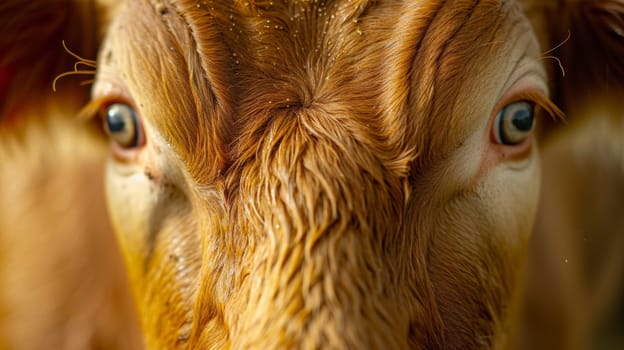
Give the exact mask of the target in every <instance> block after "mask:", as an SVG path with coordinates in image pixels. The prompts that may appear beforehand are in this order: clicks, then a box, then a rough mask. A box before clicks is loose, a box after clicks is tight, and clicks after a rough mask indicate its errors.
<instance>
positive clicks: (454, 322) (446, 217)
mask: <svg viewBox="0 0 624 350" xmlns="http://www.w3.org/2000/svg"><path fill="white" fill-rule="evenodd" d="M516 165H517V164H505V163H502V164H499V165H498V166H497V167H495V168H493V169H491V171H489V172H488V173H487V174H485V175H484V176H483V177H482V178H481V180H480V181H479V183H478V184H477V185H476V187H475V188H474V189H472V190H468V191H465V192H461V193H458V194H457V195H456V196H454V197H453V198H451V199H450V200H449V202H448V203H447V206H446V208H445V210H443V211H442V212H441V214H440V215H441V217H439V218H438V220H436V221H437V225H436V226H437V227H436V228H434V229H433V230H432V232H433V235H432V243H431V244H432V246H431V247H430V252H431V256H430V260H429V263H430V273H431V279H432V282H433V285H434V289H435V292H436V299H437V300H436V302H437V304H438V308H439V311H440V313H441V316H442V319H443V321H444V323H445V324H446V325H447V329H451V330H453V331H452V332H450V333H448V334H446V338H447V339H448V343H447V345H449V346H451V347H453V346H459V347H461V346H467V344H471V345H473V346H475V347H478V346H479V343H474V344H473V342H476V339H480V338H481V339H484V338H487V339H491V342H492V344H494V345H495V347H503V348H504V347H506V346H507V345H508V344H507V341H508V339H510V338H511V337H512V336H513V335H512V334H509V333H508V332H509V331H510V330H511V329H513V328H514V327H513V325H512V324H511V323H513V320H514V319H515V317H516V315H515V313H516V308H517V306H518V305H517V301H518V298H519V296H520V294H521V291H522V285H521V283H520V281H521V279H522V277H523V273H524V265H525V256H526V250H527V244H528V239H529V237H530V232H531V230H532V226H533V222H534V217H535V211H536V206H537V202H538V193H539V164H538V158H537V154H533V155H532V157H531V159H530V160H527V162H526V163H525V164H523V165H522V167H521V168H518V167H517V166H516ZM475 315H481V317H479V318H478V319H476V318H475ZM493 337H496V338H493Z"/></svg>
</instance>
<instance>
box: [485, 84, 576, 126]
mask: <svg viewBox="0 0 624 350" xmlns="http://www.w3.org/2000/svg"><path fill="white" fill-rule="evenodd" d="M520 101H528V102H532V103H535V107H536V113H537V112H538V111H537V109H539V110H543V111H545V112H546V113H547V114H548V115H549V116H550V117H551V118H553V119H554V120H556V121H561V120H564V119H565V115H564V113H563V112H562V111H561V110H560V109H559V107H557V105H555V104H554V103H553V102H552V101H551V100H550V99H549V98H548V96H547V94H546V93H545V92H544V91H543V90H542V89H540V88H537V87H530V88H518V89H513V88H512V90H510V92H509V93H507V94H506V96H505V97H503V98H502V99H501V100H500V101H499V102H498V103H497V104H496V107H495V108H494V111H493V117H496V116H497V115H498V113H499V112H500V111H501V110H502V109H503V108H505V106H508V105H510V104H512V103H515V102H520Z"/></svg>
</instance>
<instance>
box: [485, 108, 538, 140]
mask: <svg viewBox="0 0 624 350" xmlns="http://www.w3.org/2000/svg"><path fill="white" fill-rule="evenodd" d="M534 126H535V103H532V102H529V101H519V102H514V103H511V104H508V105H507V106H505V107H503V109H502V110H501V111H500V112H499V113H498V115H497V116H496V119H495V120H494V126H493V131H494V138H495V139H496V142H497V143H499V144H501V145H518V144H520V143H522V142H524V141H525V140H526V139H528V138H529V136H531V132H532V131H533V127H534Z"/></svg>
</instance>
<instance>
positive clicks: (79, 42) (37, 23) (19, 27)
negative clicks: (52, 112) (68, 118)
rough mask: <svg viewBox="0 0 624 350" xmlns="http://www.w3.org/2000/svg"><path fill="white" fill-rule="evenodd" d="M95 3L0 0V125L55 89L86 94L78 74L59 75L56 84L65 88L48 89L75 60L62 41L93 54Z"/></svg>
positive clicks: (78, 96) (95, 44) (78, 97)
mask: <svg viewBox="0 0 624 350" xmlns="http://www.w3.org/2000/svg"><path fill="white" fill-rule="evenodd" d="M98 7H99V5H97V4H96V3H95V1H93V0H54V1H52V0H39V1H22V0H3V1H2V2H1V3H0V23H1V24H0V28H2V30H1V31H0V52H1V53H2V54H1V55H0V125H1V124H2V122H3V119H4V121H5V122H6V120H7V119H9V118H10V117H11V116H12V115H13V116H15V115H19V111H17V112H16V110H19V109H20V108H23V106H25V105H32V103H33V102H34V101H36V102H37V103H41V102H42V101H45V100H46V99H49V98H51V97H56V98H60V95H63V96H64V97H63V98H66V97H67V96H71V99H73V100H83V101H84V99H86V98H88V93H89V88H88V87H87V86H81V85H80V81H82V80H72V79H71V78H70V79H67V80H71V81H62V82H61V87H60V89H62V90H64V92H65V93H62V94H60V95H59V94H57V95H53V94H52V82H53V81H54V78H55V77H56V76H58V75H59V74H62V73H64V72H67V71H72V70H73V69H74V64H75V63H76V62H77V59H76V58H75V57H72V56H71V55H70V54H68V52H67V51H66V49H65V48H64V47H63V45H62V42H63V41H64V42H65V43H66V44H67V47H68V48H69V49H70V50H71V51H73V52H75V53H77V54H78V55H80V56H82V57H85V58H89V59H95V55H96V51H97V47H98V41H99V40H98V37H99V31H98V28H100V23H98V16H99V13H98V12H99V11H98ZM77 68H78V69H81V68H85V67H80V66H78V67H77ZM83 78H87V79H88V77H86V76H83ZM90 78H91V79H92V78H93V77H90ZM75 102H77V103H80V102H78V101H75Z"/></svg>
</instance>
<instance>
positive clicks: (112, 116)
mask: <svg viewBox="0 0 624 350" xmlns="http://www.w3.org/2000/svg"><path fill="white" fill-rule="evenodd" d="M123 113H124V112H123V111H120V110H119V108H116V107H113V108H110V109H109V110H108V112H107V113H106V123H107V125H108V130H110V132H113V133H114V132H120V131H123V130H124V128H125V127H126V120H125V118H124V115H123Z"/></svg>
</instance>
